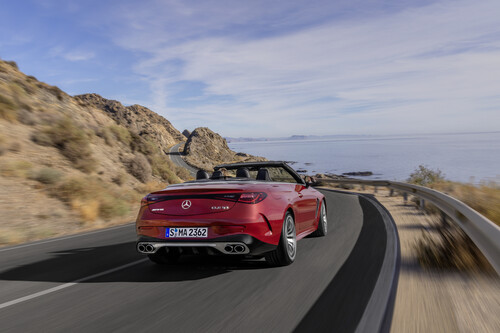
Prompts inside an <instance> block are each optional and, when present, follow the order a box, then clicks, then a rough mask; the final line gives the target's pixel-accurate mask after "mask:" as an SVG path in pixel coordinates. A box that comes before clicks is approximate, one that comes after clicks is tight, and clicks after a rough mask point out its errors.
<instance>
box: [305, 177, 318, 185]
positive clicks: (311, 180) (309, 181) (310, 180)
mask: <svg viewBox="0 0 500 333" xmlns="http://www.w3.org/2000/svg"><path fill="white" fill-rule="evenodd" d="M304 180H305V182H306V187H309V186H313V185H316V179H315V178H314V177H311V176H306V177H305V179H304Z"/></svg>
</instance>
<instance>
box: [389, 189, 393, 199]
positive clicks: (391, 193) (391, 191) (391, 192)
mask: <svg viewBox="0 0 500 333" xmlns="http://www.w3.org/2000/svg"><path fill="white" fill-rule="evenodd" d="M393 195H394V190H393V189H392V188H391V190H390V191H389V196H390V197H392V196H393Z"/></svg>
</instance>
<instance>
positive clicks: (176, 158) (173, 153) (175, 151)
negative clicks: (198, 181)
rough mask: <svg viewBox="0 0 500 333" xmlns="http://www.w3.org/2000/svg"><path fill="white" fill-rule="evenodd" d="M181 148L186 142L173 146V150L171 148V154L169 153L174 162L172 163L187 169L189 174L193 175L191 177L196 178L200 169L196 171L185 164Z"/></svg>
mask: <svg viewBox="0 0 500 333" xmlns="http://www.w3.org/2000/svg"><path fill="white" fill-rule="evenodd" d="M181 146H184V142H181V143H178V144H176V145H175V146H172V148H170V152H169V155H170V159H171V160H172V162H174V163H175V164H177V165H178V166H180V167H183V168H185V169H187V170H188V171H189V173H190V174H191V176H193V177H195V176H196V171H198V169H196V168H194V167H192V166H190V165H189V164H187V163H186V162H184V160H183V159H182V157H181V153H180V152H179V148H180V147H181Z"/></svg>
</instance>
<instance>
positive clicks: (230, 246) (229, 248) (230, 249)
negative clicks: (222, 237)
mask: <svg viewBox="0 0 500 333" xmlns="http://www.w3.org/2000/svg"><path fill="white" fill-rule="evenodd" d="M224 251H226V252H229V253H232V252H233V251H234V248H233V246H232V245H230V244H228V245H226V246H224Z"/></svg>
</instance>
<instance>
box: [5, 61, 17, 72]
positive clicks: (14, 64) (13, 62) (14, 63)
mask: <svg viewBox="0 0 500 333" xmlns="http://www.w3.org/2000/svg"><path fill="white" fill-rule="evenodd" d="M5 63H6V64H7V65H10V66H11V67H12V68H15V69H17V70H19V66H17V63H16V62H15V61H5Z"/></svg>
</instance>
